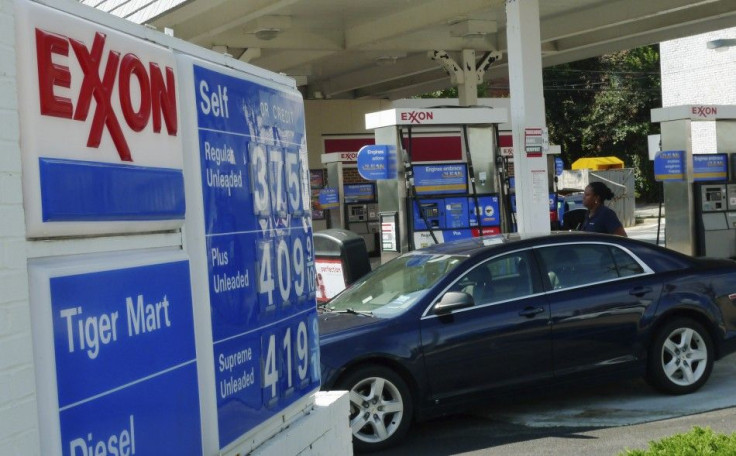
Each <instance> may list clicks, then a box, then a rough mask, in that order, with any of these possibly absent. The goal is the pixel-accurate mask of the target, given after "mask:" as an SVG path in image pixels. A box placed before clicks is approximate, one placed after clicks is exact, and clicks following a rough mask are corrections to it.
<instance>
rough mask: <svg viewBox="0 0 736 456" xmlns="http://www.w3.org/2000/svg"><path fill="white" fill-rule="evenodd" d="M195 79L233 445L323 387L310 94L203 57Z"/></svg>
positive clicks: (218, 353) (228, 435)
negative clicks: (240, 74)
mask: <svg viewBox="0 0 736 456" xmlns="http://www.w3.org/2000/svg"><path fill="white" fill-rule="evenodd" d="M194 84H195V87H194V91H195V97H196V99H197V116H198V125H199V140H200V142H199V149H200V163H201V169H202V176H201V177H202V188H203V192H202V193H203V197H204V219H205V220H204V225H205V236H206V238H207V240H206V248H207V252H206V254H207V267H208V273H209V277H208V279H209V280H208V282H209V284H210V286H209V288H210V293H209V295H210V307H211V314H212V322H211V323H212V334H213V342H214V343H213V351H214V366H213V368H214V370H215V382H216V384H215V388H216V391H215V393H216V397H217V414H218V430H219V445H220V448H224V447H226V446H227V445H229V444H230V443H232V442H234V441H236V440H237V439H238V438H240V437H241V436H243V435H244V434H246V433H248V432H249V431H251V430H253V429H254V428H255V427H257V426H258V425H259V424H261V423H263V422H264V421H266V420H268V419H269V418H271V417H272V416H274V415H276V414H278V413H279V412H281V411H282V410H284V409H285V408H286V407H288V406H289V405H291V404H293V403H294V402H295V401H297V400H298V399H300V398H302V397H304V396H305V395H307V394H309V393H310V392H312V391H314V390H315V389H317V388H318V387H319V381H320V378H319V369H320V366H319V350H318V347H319V341H318V336H317V334H318V333H317V327H316V299H315V284H316V281H315V273H314V251H313V248H312V227H311V218H310V214H311V212H310V211H309V209H310V207H309V204H310V198H311V195H309V194H302V193H303V192H306V191H307V190H308V189H309V176H308V172H309V167H308V164H307V162H306V137H305V131H304V109H303V104H302V100H301V96H300V95H299V93H298V92H296V91H294V92H284V91H283V90H279V89H276V88H271V87H267V86H264V85H263V84H258V83H256V82H252V81H248V80H244V79H240V78H237V77H233V76H229V75H226V74H222V73H219V72H217V71H213V70H210V69H207V68H204V67H200V66H197V65H195V66H194ZM305 189H306V190H305ZM323 195H324V196H323ZM320 203H321V204H322V205H323V207H330V205H332V204H334V205H335V206H337V205H338V204H339V201H338V193H337V189H334V188H332V189H323V191H321V192H320Z"/></svg>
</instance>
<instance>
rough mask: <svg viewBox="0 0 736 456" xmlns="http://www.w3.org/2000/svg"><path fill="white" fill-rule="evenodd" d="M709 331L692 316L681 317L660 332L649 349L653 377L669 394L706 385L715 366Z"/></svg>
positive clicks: (655, 384) (658, 385)
mask: <svg viewBox="0 0 736 456" xmlns="http://www.w3.org/2000/svg"><path fill="white" fill-rule="evenodd" d="M713 356H714V352H713V343H712V341H711V338H710V334H708V331H706V329H705V328H704V327H703V326H702V325H700V324H699V323H697V322H695V321H692V320H690V319H677V320H673V321H671V322H670V323H667V324H666V325H664V326H663V327H662V328H661V329H660V331H659V332H658V333H657V336H656V338H655V339H654V343H653V344H652V346H651V347H650V353H649V376H648V377H649V381H650V383H651V384H652V385H653V386H654V387H656V388H657V389H659V390H661V391H664V392H666V393H669V394H687V393H691V392H693V391H696V390H697V389H698V388H700V387H701V386H703V384H705V382H706V381H707V380H708V377H709V376H710V373H711V370H713Z"/></svg>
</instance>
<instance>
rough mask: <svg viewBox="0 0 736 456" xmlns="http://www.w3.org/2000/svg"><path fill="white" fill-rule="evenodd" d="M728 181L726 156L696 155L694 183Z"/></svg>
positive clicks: (694, 158) (694, 157) (694, 159)
mask: <svg viewBox="0 0 736 456" xmlns="http://www.w3.org/2000/svg"><path fill="white" fill-rule="evenodd" d="M726 179H728V156H727V155H726V154H694V155H693V181H696V182H698V181H720V180H726Z"/></svg>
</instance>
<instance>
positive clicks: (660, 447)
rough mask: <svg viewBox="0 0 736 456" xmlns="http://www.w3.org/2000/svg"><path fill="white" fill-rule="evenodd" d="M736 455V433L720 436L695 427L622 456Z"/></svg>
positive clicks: (708, 430) (621, 455) (707, 429)
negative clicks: (685, 432)
mask: <svg viewBox="0 0 736 456" xmlns="http://www.w3.org/2000/svg"><path fill="white" fill-rule="evenodd" d="M734 454H736V432H734V433H733V434H731V435H725V434H718V433H716V432H713V430H712V429H710V428H701V427H697V426H695V427H694V428H693V429H692V430H691V431H690V432H688V433H687V434H678V435H674V436H672V437H668V438H665V439H662V440H658V441H656V442H650V443H649V449H648V450H625V451H624V452H622V453H620V456H732V455H734Z"/></svg>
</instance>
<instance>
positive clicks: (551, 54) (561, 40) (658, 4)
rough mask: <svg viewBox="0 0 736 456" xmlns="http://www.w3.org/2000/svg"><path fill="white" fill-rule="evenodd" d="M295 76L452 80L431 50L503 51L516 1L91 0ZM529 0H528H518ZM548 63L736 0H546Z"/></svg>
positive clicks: (393, 86)
mask: <svg viewBox="0 0 736 456" xmlns="http://www.w3.org/2000/svg"><path fill="white" fill-rule="evenodd" d="M80 1H81V3H84V4H87V5H89V6H93V7H96V8H99V9H101V10H104V11H108V12H111V13H112V14H115V15H118V16H121V17H125V18H128V19H129V20H131V21H134V22H136V23H143V24H150V25H152V26H155V27H157V28H158V29H159V30H162V31H163V30H164V28H169V29H172V30H173V33H174V35H175V36H177V37H179V38H181V39H184V40H186V41H189V42H192V43H195V44H197V45H200V46H203V47H206V48H211V49H215V50H217V51H220V52H226V53H228V54H230V55H232V56H233V57H234V58H236V59H240V60H243V61H246V62H250V63H252V64H254V65H257V66H259V67H262V68H266V69H268V70H271V71H275V72H280V73H285V74H287V75H290V76H292V77H294V78H295V79H296V80H297V84H298V85H299V86H300V87H301V88H302V89H303V92H304V93H305V95H306V96H307V97H308V98H315V97H316V98H320V97H325V98H345V99H355V98H388V99H397V98H404V97H408V96H412V95H418V94H422V93H426V92H429V91H433V90H438V89H444V88H447V87H449V86H451V82H450V78H449V77H448V75H447V73H445V71H444V70H443V69H442V68H441V66H440V65H439V64H438V63H437V62H436V61H434V60H431V59H430V58H429V57H428V54H429V52H431V51H436V50H444V51H447V52H448V53H449V54H450V56H452V57H454V59H455V60H456V61H457V62H458V63H459V62H461V58H460V51H461V50H463V49H473V50H475V51H476V56H477V59H478V60H480V59H481V58H482V57H483V55H484V54H485V53H486V52H489V51H500V52H501V53H502V54H503V57H502V58H501V59H500V60H499V61H497V62H496V63H494V64H493V66H491V67H490V68H489V69H488V71H487V72H486V74H485V79H486V80H488V79H493V80H499V81H505V80H506V78H507V61H508V60H507V56H506V54H505V52H506V49H507V43H506V13H505V9H506V6H505V5H506V2H505V0H80ZM510 1H524V0H510ZM539 8H540V17H541V38H542V59H543V66H551V65H557V64H560V63H566V62H571V61H576V60H581V59H585V58H589V57H594V56H598V55H603V54H606V53H610V52H613V51H618V50H624V49H631V48H635V47H638V46H643V45H647V44H653V43H658V42H660V41H666V40H670V39H674V38H679V37H684V36H690V35H695V34H698V33H704V32H708V31H713V30H719V29H722V28H727V27H730V26H733V24H734V23H736V8H734V3H733V0H539Z"/></svg>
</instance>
